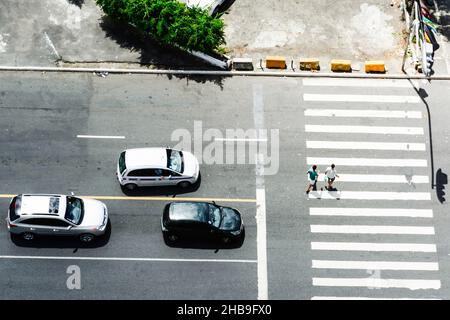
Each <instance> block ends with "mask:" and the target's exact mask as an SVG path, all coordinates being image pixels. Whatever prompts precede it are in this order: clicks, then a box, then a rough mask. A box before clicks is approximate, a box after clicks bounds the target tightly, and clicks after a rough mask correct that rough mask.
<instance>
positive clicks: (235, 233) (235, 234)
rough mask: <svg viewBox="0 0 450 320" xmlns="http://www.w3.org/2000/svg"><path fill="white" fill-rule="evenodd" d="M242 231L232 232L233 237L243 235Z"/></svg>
mask: <svg viewBox="0 0 450 320" xmlns="http://www.w3.org/2000/svg"><path fill="white" fill-rule="evenodd" d="M241 231H242V229H239V230H236V231H231V234H232V235H233V236H238V235H240V234H241Z"/></svg>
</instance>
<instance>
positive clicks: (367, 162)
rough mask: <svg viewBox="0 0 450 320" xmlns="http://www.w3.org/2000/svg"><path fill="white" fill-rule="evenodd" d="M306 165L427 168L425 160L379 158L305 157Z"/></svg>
mask: <svg viewBox="0 0 450 320" xmlns="http://www.w3.org/2000/svg"><path fill="white" fill-rule="evenodd" d="M306 162H307V164H316V165H327V166H329V165H330V164H331V163H334V164H335V165H336V166H358V167H427V166H428V165H427V160H425V159H379V158H318V157H307V158H306Z"/></svg>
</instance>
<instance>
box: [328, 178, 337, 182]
mask: <svg viewBox="0 0 450 320" xmlns="http://www.w3.org/2000/svg"><path fill="white" fill-rule="evenodd" d="M335 179H336V178H328V182H334V180H335Z"/></svg>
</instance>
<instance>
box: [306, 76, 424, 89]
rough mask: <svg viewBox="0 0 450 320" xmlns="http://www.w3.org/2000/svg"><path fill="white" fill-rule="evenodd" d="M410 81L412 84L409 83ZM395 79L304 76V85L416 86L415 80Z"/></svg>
mask: <svg viewBox="0 0 450 320" xmlns="http://www.w3.org/2000/svg"><path fill="white" fill-rule="evenodd" d="M411 82H412V84H411ZM411 82H410V81H408V80H396V79H392V80H391V79H331V78H330V79H327V78H322V79H319V78H317V79H316V78H306V79H303V85H304V86H316V87H374V88H413V85H414V86H416V87H418V85H419V84H418V82H417V81H411Z"/></svg>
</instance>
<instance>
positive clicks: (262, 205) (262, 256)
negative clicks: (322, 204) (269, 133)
mask: <svg viewBox="0 0 450 320" xmlns="http://www.w3.org/2000/svg"><path fill="white" fill-rule="evenodd" d="M263 96H264V95H263V87H262V85H260V84H256V85H253V120H254V124H255V128H256V129H263V128H264V127H265V126H264V99H263ZM255 157H256V159H255V160H256V161H255V163H256V166H255V175H256V217H255V218H256V246H257V256H258V300H268V299H269V285H268V275H267V230H266V223H267V222H266V189H265V182H264V156H263V154H255Z"/></svg>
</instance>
